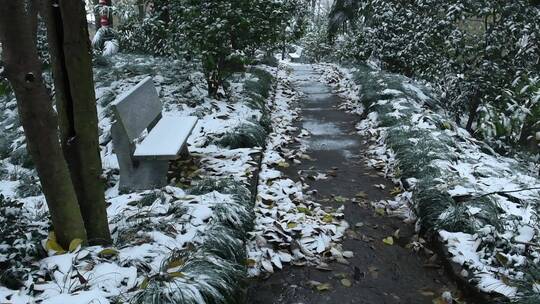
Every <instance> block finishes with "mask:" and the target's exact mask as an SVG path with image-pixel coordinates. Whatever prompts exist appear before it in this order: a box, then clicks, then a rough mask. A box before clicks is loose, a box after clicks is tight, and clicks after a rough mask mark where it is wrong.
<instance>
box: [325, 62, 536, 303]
mask: <svg viewBox="0 0 540 304" xmlns="http://www.w3.org/2000/svg"><path fill="white" fill-rule="evenodd" d="M319 70H320V71H323V72H324V73H325V76H324V79H326V80H327V82H328V83H329V84H332V85H333V86H334V90H335V92H336V93H338V94H340V95H341V96H342V97H343V98H344V100H345V103H344V105H343V106H342V107H343V108H345V109H347V110H349V111H351V112H353V113H358V114H362V113H363V111H364V108H363V107H362V106H361V105H359V104H360V101H359V99H358V98H359V97H361V94H360V93H359V92H360V91H359V89H358V87H356V86H355V84H354V81H352V80H351V79H354V77H355V76H353V74H354V73H355V71H354V70H349V69H343V68H337V67H336V66H334V65H330V64H325V65H320V67H319ZM379 73H382V72H380V71H377V70H376V69H375V70H373V71H372V72H371V75H373V76H374V77H376V76H377V75H378V74H379ZM386 76H387V75H386ZM364 77H366V76H364ZM368 77H369V76H368ZM379 84H381V85H382V86H383V87H384V85H385V84H384V83H383V82H380V83H379ZM401 86H402V88H403V89H402V90H400V89H390V88H383V89H382V90H381V91H380V93H381V94H387V95H392V96H394V97H392V98H390V99H387V98H385V100H379V101H377V104H379V105H391V106H392V108H393V109H394V112H390V113H388V114H384V115H387V117H388V116H389V117H395V118H399V119H400V120H402V121H403V125H405V126H403V125H401V126H400V127H401V128H402V129H403V130H412V129H413V130H419V131H422V132H425V131H428V133H427V134H428V136H430V137H432V138H433V139H434V140H436V141H439V142H441V143H442V144H443V145H445V147H447V148H448V149H449V150H450V151H449V152H448V153H449V155H451V156H450V157H448V156H444V155H437V154H436V153H435V152H434V151H431V152H428V153H429V155H431V156H435V158H436V159H435V160H433V161H431V163H430V165H431V166H432V167H435V168H438V169H439V170H440V171H441V172H442V175H441V176H439V177H438V178H437V180H438V181H439V184H440V185H441V186H440V187H441V188H442V189H444V191H446V192H447V193H448V194H449V195H450V196H451V197H453V198H454V199H460V198H461V199H463V198H471V202H474V198H484V199H488V198H489V201H491V202H493V203H494V204H495V206H496V208H497V210H498V211H497V212H498V214H497V218H498V221H500V223H501V225H502V227H500V228H499V229H501V230H500V231H499V230H497V229H496V228H495V227H493V226H492V225H489V224H487V225H486V224H483V223H485V220H484V216H485V212H489V210H488V211H486V209H485V208H487V207H484V205H482V203H478V202H477V203H474V204H471V205H465V206H466V207H467V209H466V210H467V214H468V216H469V217H470V218H471V220H472V221H473V222H474V223H476V225H483V226H480V227H478V229H476V230H475V233H474V234H471V233H467V232H459V231H457V232H450V231H446V230H444V229H439V230H438V231H437V234H438V235H439V236H440V239H441V240H442V241H443V242H444V244H445V245H446V248H447V250H448V252H449V253H450V256H451V259H452V260H453V261H454V262H455V263H457V264H459V265H462V266H463V267H465V269H467V270H468V273H470V277H468V279H471V281H472V282H474V283H476V286H477V287H478V288H479V289H480V290H481V291H484V292H488V293H489V292H495V293H499V294H502V295H504V296H506V297H509V298H515V297H519V295H520V290H519V289H518V288H517V287H516V282H518V284H519V282H520V281H521V280H523V279H524V272H526V271H527V268H528V267H530V265H534V264H536V263H537V261H538V259H539V258H540V257H539V256H538V254H537V253H535V248H537V247H536V246H529V244H536V243H538V240H539V233H540V224H539V222H538V218H537V215H536V214H537V211H536V210H537V208H538V204H539V203H540V192H539V190H538V188H539V187H540V180H539V179H538V177H537V171H536V170H537V169H535V171H536V172H533V171H530V170H529V169H528V168H531V167H534V168H536V167H535V166H530V165H529V164H527V163H526V162H524V161H521V160H519V159H512V158H508V157H504V156H500V155H498V154H497V153H495V152H494V151H493V149H491V148H489V147H488V146H487V145H486V144H484V143H482V142H480V141H478V140H476V139H474V138H472V137H471V136H470V135H469V134H468V132H466V131H465V130H464V129H463V128H461V127H459V126H457V125H456V124H455V123H453V122H451V121H449V120H446V121H447V122H446V127H445V129H444V130H441V128H440V127H439V126H437V123H435V121H441V120H443V121H444V120H445V117H444V114H443V113H436V112H432V111H430V110H427V109H426V108H424V107H423V104H422V103H423V102H427V101H432V97H431V96H430V95H431V94H427V93H425V92H426V89H425V88H424V87H422V86H420V85H417V84H415V83H414V82H413V81H411V80H406V81H402V83H401ZM407 93H413V96H414V98H409V97H407V98H404V97H403V96H406V95H407ZM351 97H352V98H351ZM358 109H360V110H361V111H359V110H358ZM405 111H407V112H405ZM409 111H410V112H413V114H405V113H410V112H409ZM363 114H367V115H366V116H367V117H366V119H364V120H362V121H360V123H359V124H358V126H357V129H358V131H359V133H360V134H361V135H363V136H366V137H367V138H369V139H370V147H369V151H368V152H367V153H368V156H369V159H368V160H367V161H366V163H367V164H368V165H370V166H372V167H374V168H377V169H379V170H382V171H383V172H384V174H385V175H386V176H388V177H389V178H394V181H395V182H396V184H397V185H399V186H401V187H402V190H403V192H402V193H401V194H399V195H397V196H396V197H395V198H394V199H393V200H391V201H381V202H374V203H372V205H373V206H374V207H376V208H383V209H385V211H386V212H387V213H389V214H395V215H399V216H401V217H402V218H404V219H405V220H407V221H415V220H417V218H416V214H415V212H414V211H415V208H416V204H415V201H414V197H413V192H414V191H415V185H417V184H418V182H419V179H421V178H422V177H421V176H417V177H416V178H409V179H407V184H408V186H407V187H404V186H403V183H402V182H403V180H400V179H398V178H396V177H395V173H396V169H397V168H398V166H399V157H396V154H395V152H394V151H392V149H390V148H389V147H388V146H387V145H386V143H387V137H388V131H389V128H388V127H383V126H381V125H380V116H381V115H380V113H378V112H377V111H368V113H363ZM407 120H410V125H406V124H405V122H406V121H407ZM422 134H426V133H422ZM421 140H422V139H421V138H414V137H411V138H408V141H409V142H410V143H411V145H419V144H421ZM447 140H451V145H448V144H447V143H446V141H447ZM528 188H533V190H526V189H528ZM459 204H468V202H467V201H466V202H460V203H459ZM483 204H485V203H483ZM449 214H451V213H448V210H447V211H446V212H443V213H441V214H440V216H439V218H441V219H444V218H445V217H448V215H449ZM499 257H504V258H505V259H506V260H507V262H506V263H505V264H504V265H501V263H500V262H499V260H500V259H501V258H499ZM532 283H534V282H528V284H532Z"/></svg>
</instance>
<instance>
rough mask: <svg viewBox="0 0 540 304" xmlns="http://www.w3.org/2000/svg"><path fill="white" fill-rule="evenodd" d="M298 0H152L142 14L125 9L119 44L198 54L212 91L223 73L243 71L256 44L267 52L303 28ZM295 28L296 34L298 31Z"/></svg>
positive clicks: (169, 53) (180, 54) (156, 51)
mask: <svg viewBox="0 0 540 304" xmlns="http://www.w3.org/2000/svg"><path fill="white" fill-rule="evenodd" d="M302 3H303V0H286V1H277V0H272V1H267V0H256V1H245V0H242V1H217V0H212V1H199V0H176V1H172V2H169V1H163V0H160V1H154V2H153V4H154V5H153V8H152V10H150V11H148V12H147V14H146V15H145V17H144V18H143V19H142V20H141V19H140V16H137V15H136V14H129V13H128V14H125V15H126V20H125V22H123V24H122V25H121V26H120V28H119V36H120V44H121V47H122V48H123V49H126V50H130V51H136V52H137V51H139V52H146V53H151V54H155V55H162V56H173V57H177V58H178V57H184V58H196V59H199V60H200V61H201V63H202V67H203V70H204V73H205V76H206V81H207V83H208V93H209V94H210V95H212V96H214V97H215V96H217V93H218V91H219V89H220V88H221V87H223V85H224V81H225V79H226V78H227V77H229V76H230V75H231V74H232V73H234V72H236V71H241V70H242V69H243V67H244V65H245V63H246V62H247V61H249V60H251V59H253V57H254V55H255V51H256V50H259V49H260V50H263V51H264V52H271V51H272V50H275V49H276V48H278V47H280V46H281V44H283V43H284V42H287V43H288V42H289V40H290V39H292V38H290V34H289V33H290V32H291V28H301V26H300V25H299V24H301V23H302V21H301V20H302V18H301V14H299V13H298V11H300V10H301V8H302V5H301V4H302ZM132 9H134V8H132ZM299 16H300V17H299ZM293 25H295V26H293ZM294 32H295V35H296V36H298V33H299V31H294ZM296 38H297V37H296Z"/></svg>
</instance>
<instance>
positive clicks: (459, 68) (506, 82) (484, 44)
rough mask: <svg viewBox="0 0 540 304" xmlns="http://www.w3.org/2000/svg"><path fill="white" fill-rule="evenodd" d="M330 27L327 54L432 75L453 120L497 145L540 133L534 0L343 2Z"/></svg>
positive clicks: (538, 12)
mask: <svg viewBox="0 0 540 304" xmlns="http://www.w3.org/2000/svg"><path fill="white" fill-rule="evenodd" d="M327 30H328V33H327V36H328V37H330V39H331V41H333V47H332V51H331V52H328V53H327V54H326V56H325V58H327V59H336V60H340V61H357V60H367V59H374V60H378V61H379V62H380V63H381V65H382V67H383V68H385V69H386V70H389V71H391V72H396V73H401V74H404V75H406V76H412V77H417V78H422V79H425V80H427V81H430V82H431V83H433V84H435V85H436V86H437V89H438V91H439V92H440V95H441V96H442V99H441V105H442V106H443V107H444V108H445V109H446V110H448V111H450V112H451V113H453V115H454V117H455V120H456V121H457V122H458V123H460V124H462V125H463V126H465V127H467V129H468V130H469V131H471V132H473V133H474V134H475V135H476V136H477V137H479V138H483V139H488V140H490V141H491V142H492V144H494V145H495V146H498V147H501V148H502V147H506V148H511V147H512V146H516V145H517V144H521V145H527V144H530V143H531V141H533V139H534V134H535V133H536V132H537V131H540V126H539V125H538V124H537V123H536V122H537V121H538V119H539V118H540V117H539V116H538V115H539V113H540V110H538V107H539V105H538V102H539V99H540V97H539V96H540V87H539V85H538V79H539V77H540V74H539V71H540V7H538V6H535V5H532V4H531V3H530V1H529V0H518V1H487V0H482V1H470V0H453V1H436V0H415V1H382V0H368V1H362V2H360V1H348V0H337V1H335V2H334V6H333V9H332V12H331V14H330V16H329V21H328V29H327ZM322 37H323V35H322V34H319V35H318V36H317V39H318V40H321V39H322ZM317 39H315V41H316V40H317ZM313 57H315V58H321V57H322V56H321V55H320V54H319V55H316V56H313ZM532 146H534V144H533V145H532Z"/></svg>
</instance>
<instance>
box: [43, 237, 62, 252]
mask: <svg viewBox="0 0 540 304" xmlns="http://www.w3.org/2000/svg"><path fill="white" fill-rule="evenodd" d="M45 249H46V250H47V251H50V250H52V251H54V252H55V253H57V254H62V253H65V252H66V251H65V250H64V248H62V246H60V244H58V243H57V242H56V240H54V239H48V240H47V242H45Z"/></svg>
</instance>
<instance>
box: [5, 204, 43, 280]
mask: <svg viewBox="0 0 540 304" xmlns="http://www.w3.org/2000/svg"><path fill="white" fill-rule="evenodd" d="M24 210H25V209H24V208H22V203H20V202H18V201H14V200H11V199H8V198H5V197H4V196H2V195H0V284H1V285H3V286H6V287H8V288H12V289H19V288H21V287H22V286H23V283H24V281H25V280H26V278H27V276H28V275H29V274H30V273H31V272H30V270H31V269H32V270H35V265H33V261H35V259H37V258H40V257H43V256H44V255H45V253H44V252H42V249H41V248H42V247H41V240H43V239H45V238H46V237H47V233H46V232H45V230H46V228H47V227H48V223H46V222H43V218H44V217H43V215H38V214H35V215H31V214H28V213H26V212H25V211H24ZM45 218H46V217H45ZM21 236H24V237H21Z"/></svg>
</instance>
